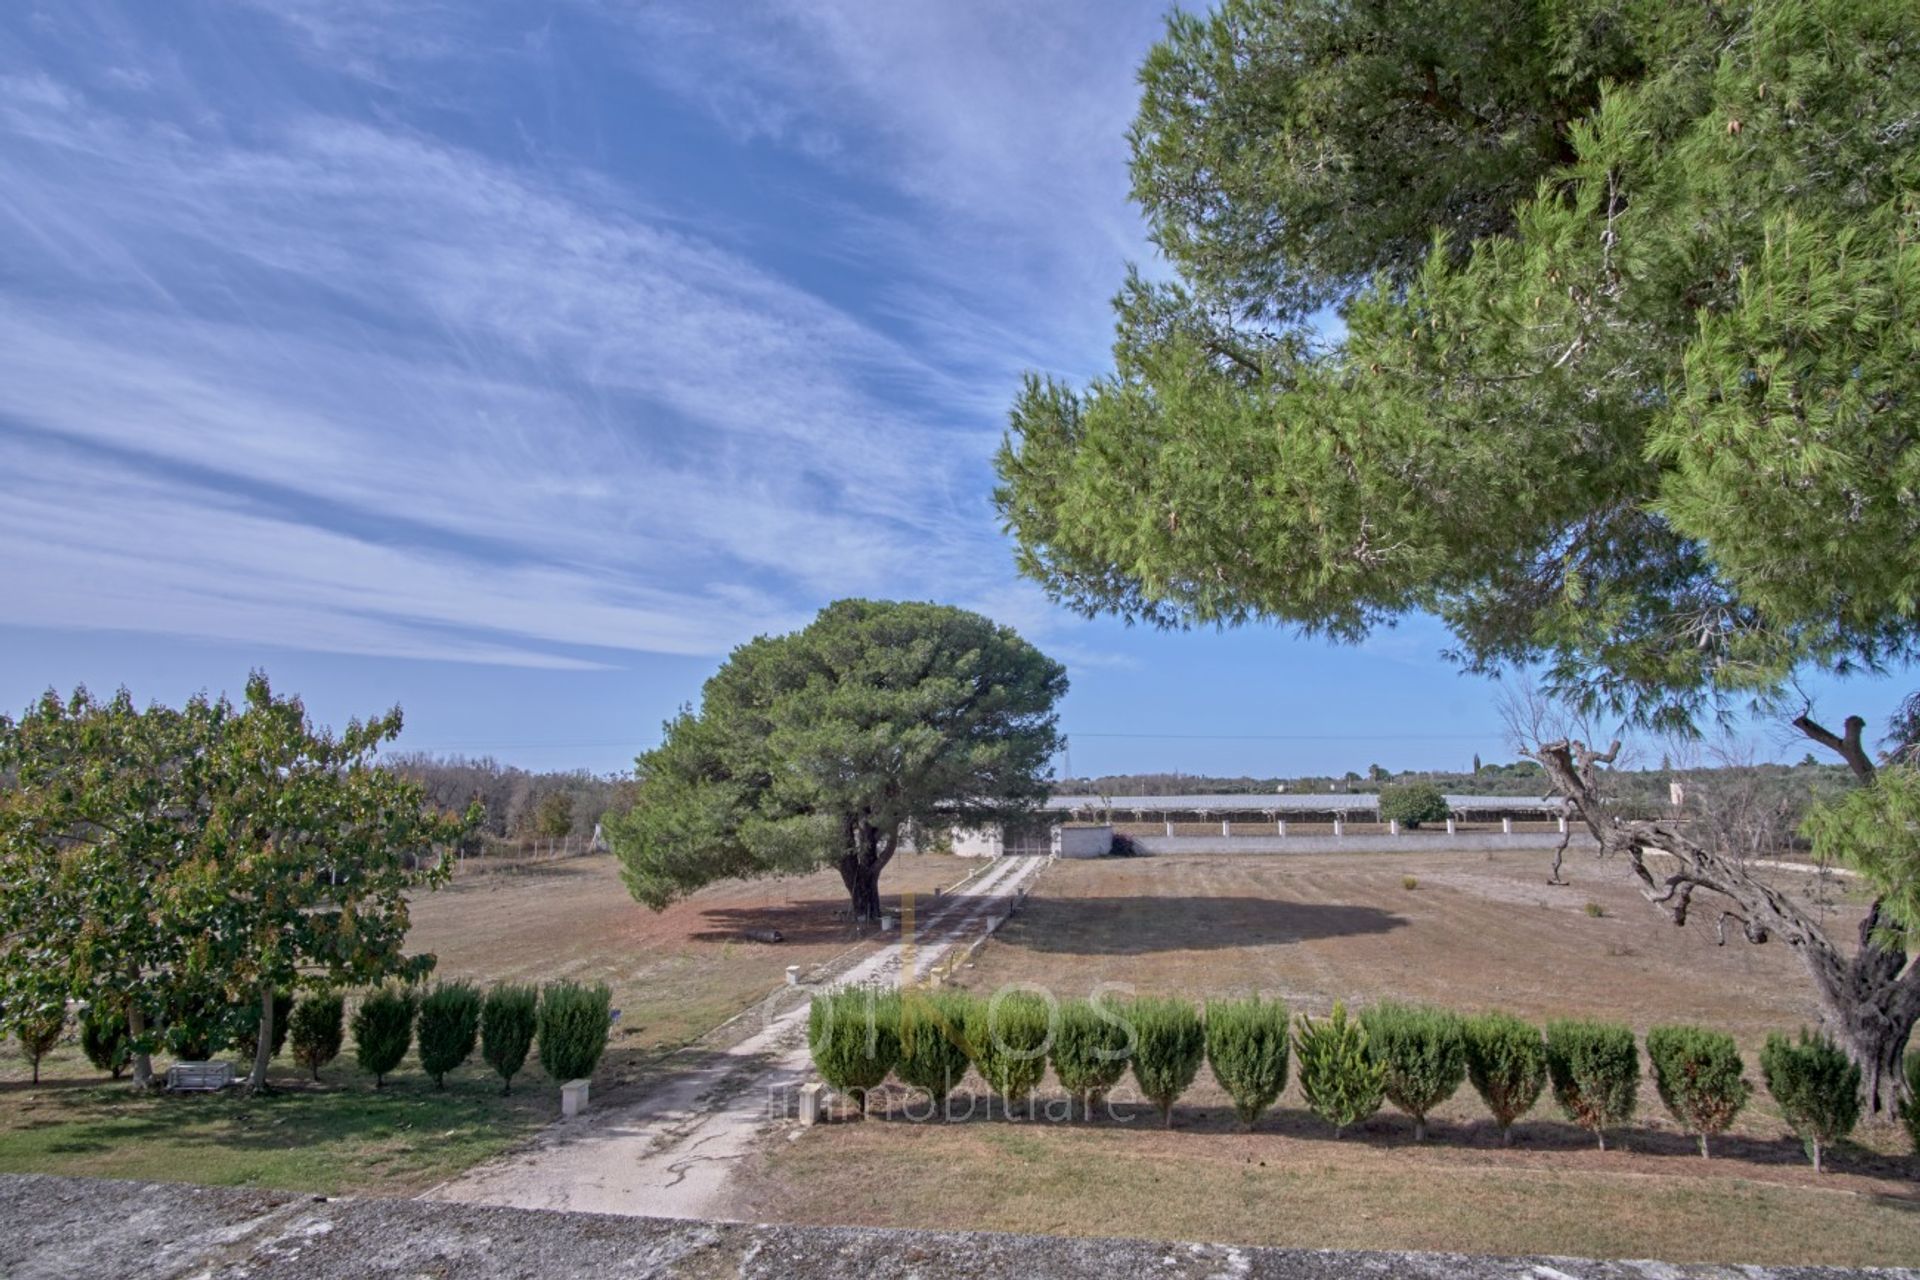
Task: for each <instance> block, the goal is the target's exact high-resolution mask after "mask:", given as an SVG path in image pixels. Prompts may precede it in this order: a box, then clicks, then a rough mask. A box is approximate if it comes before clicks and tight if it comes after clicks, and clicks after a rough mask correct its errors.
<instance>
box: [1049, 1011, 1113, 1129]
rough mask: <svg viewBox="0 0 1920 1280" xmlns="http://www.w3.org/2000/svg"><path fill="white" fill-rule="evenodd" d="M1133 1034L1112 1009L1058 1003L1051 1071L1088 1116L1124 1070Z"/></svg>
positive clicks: (1091, 1115) (1091, 1117)
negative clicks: (1058, 1009) (1059, 1004)
mask: <svg viewBox="0 0 1920 1280" xmlns="http://www.w3.org/2000/svg"><path fill="white" fill-rule="evenodd" d="M1132 1057H1133V1036H1132V1034H1131V1033H1130V1032H1129V1030H1128V1028H1127V1023H1126V1021H1125V1020H1124V1019H1123V1018H1122V1017H1121V1016H1120V1015H1119V1014H1118V1013H1116V1012H1115V1011H1113V1010H1110V1009H1107V1008H1105V1007H1104V1006H1101V1005H1096V1004H1094V1003H1093V1002H1092V1001H1090V1000H1069V1001H1067V1002H1066V1003H1065V1004H1063V1005H1061V1006H1060V1016H1059V1018H1058V1019H1057V1020H1056V1021H1055V1025H1054V1029H1053V1074H1054V1075H1055V1076H1056V1077H1058V1078H1059V1080H1060V1087H1061V1088H1063V1089H1065V1090H1066V1091H1067V1092H1068V1093H1069V1094H1071V1095H1072V1096H1073V1097H1074V1098H1075V1099H1076V1100H1078V1101H1079V1103H1080V1110H1081V1112H1082V1114H1084V1115H1085V1116H1086V1118H1087V1119H1089V1120H1091V1119H1093V1108H1094V1106H1095V1105H1096V1104H1097V1103H1099V1101H1100V1099H1101V1098H1102V1097H1104V1096H1105V1095H1106V1092H1107V1090H1109V1089H1111V1088H1113V1086H1114V1085H1116V1084H1118V1083H1119V1081H1120V1077H1121V1076H1123V1075H1125V1074H1126V1073H1127V1063H1128V1062H1130V1061H1131V1060H1132Z"/></svg>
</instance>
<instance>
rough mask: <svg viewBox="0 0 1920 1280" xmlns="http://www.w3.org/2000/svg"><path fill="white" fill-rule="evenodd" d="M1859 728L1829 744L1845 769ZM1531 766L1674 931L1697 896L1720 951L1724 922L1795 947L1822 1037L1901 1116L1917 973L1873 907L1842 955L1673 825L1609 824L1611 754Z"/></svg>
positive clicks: (1778, 900)
mask: <svg viewBox="0 0 1920 1280" xmlns="http://www.w3.org/2000/svg"><path fill="white" fill-rule="evenodd" d="M1802 719H1804V717H1802ZM1858 721H1859V718H1858V717H1857V716H1856V717H1853V718H1852V719H1849V720H1848V722H1847V728H1848V734H1847V738H1846V739H1844V740H1842V739H1838V738H1836V739H1835V740H1836V741H1842V742H1843V743H1844V744H1845V745H1846V746H1847V747H1849V748H1850V749H1849V750H1843V751H1842V754H1843V755H1845V756H1847V758H1848V760H1849V762H1850V763H1853V762H1855V760H1856V759H1857V758H1858V757H1859V755H1860V753H1859V751H1858V749H1857V743H1858V737H1859V728H1858ZM1802 728H1803V730H1806V731H1807V732H1808V736H1809V737H1813V738H1814V739H1815V740H1816V741H1823V742H1824V741H1825V740H1826V738H1832V737H1835V735H1831V734H1826V737H1822V736H1821V734H1824V733H1825V731H1824V730H1819V728H1818V726H1813V727H1812V729H1807V727H1806V726H1802ZM1816 731H1817V732H1816ZM1836 749H1838V748H1836ZM1614 750H1618V744H1617V743H1616V744H1615V747H1614ZM1535 758H1536V759H1538V760H1539V761H1540V763H1541V765H1542V766H1543V767H1545V769H1546V771H1547V776H1548V777H1549V778H1551V779H1552V780H1553V786H1554V790H1555V791H1557V792H1559V793H1560V794H1561V795H1563V796H1565V797H1566V798H1567V800H1568V801H1569V802H1570V803H1571V804H1572V805H1573V807H1574V811H1575V812H1576V813H1578V814H1579V815H1580V819H1581V821H1583V822H1584V823H1586V825H1587V828H1588V829H1589V830H1591V831H1592V832H1593V834H1594V838H1595V839H1597V840H1598V841H1599V842H1600V851H1601V854H1602V856H1607V855H1619V856H1622V857H1624V858H1625V859H1626V861H1627V863H1628V865H1629V867H1630V868H1631V870H1632V872H1633V874H1634V876H1635V877H1636V878H1637V879H1638V880H1639V881H1640V894H1641V896H1642V897H1644V898H1646V899H1647V901H1648V902H1650V903H1652V904H1653V905H1654V906H1655V907H1656V908H1658V909H1659V910H1661V911H1662V912H1664V913H1666V915H1667V916H1668V917H1669V918H1670V919H1672V920H1673V922H1674V923H1675V924H1676V925H1684V924H1686V923H1687V915H1688V912H1689V910H1690V909H1691V907H1692V904H1693V900H1694V895H1695V894H1696V893H1703V892H1704V893H1707V894H1712V895H1715V896H1716V897H1717V898H1719V899H1720V900H1721V901H1720V902H1719V904H1718V905H1719V907H1720V918H1719V923H1718V929H1719V934H1720V940H1721V941H1722V942H1723V943H1724V942H1725V941H1726V938H1727V926H1728V924H1729V923H1730V922H1731V923H1733V924H1736V925H1737V926H1738V927H1739V930H1740V933H1741V935H1742V936H1744V937H1745V938H1746V940H1747V941H1749V942H1753V943H1765V942H1768V941H1771V940H1772V939H1774V938H1776V937H1777V938H1779V939H1780V940H1782V941H1784V942H1785V943H1786V944H1787V945H1788V946H1790V947H1792V948H1793V950H1794V952H1795V953H1796V954H1798V955H1799V957H1800V960H1801V962H1802V963H1803V964H1804V965H1806V967H1807V972H1808V973H1809V975H1811V976H1812V978H1813V982H1814V986H1815V988H1816V989H1817V991H1818V992H1819V996H1820V1007H1821V1011H1822V1013H1823V1014H1824V1016H1825V1021H1826V1023H1827V1030H1828V1031H1829V1032H1830V1033H1831V1034H1832V1035H1833V1037H1834V1038H1835V1040H1836V1041H1838V1043H1839V1044H1840V1046H1841V1047H1842V1048H1843V1049H1844V1050H1845V1051H1846V1054H1847V1056H1848V1057H1849V1058H1851V1059H1852V1060H1853V1061H1854V1062H1856V1063H1858V1064H1859V1066H1860V1076H1861V1084H1862V1086H1863V1088H1864V1090H1865V1093H1866V1101H1867V1104H1868V1106H1869V1107H1870V1108H1871V1110H1872V1113H1873V1114H1875V1115H1885V1116H1889V1117H1891V1116H1894V1115H1897V1114H1898V1113H1899V1105H1900V1102H1901V1100H1902V1098H1903V1096H1904V1093H1905V1088H1906V1081H1905V1079H1904V1078H1903V1076H1902V1073H1901V1069H1900V1066H1901V1056H1902V1053H1903V1051H1904V1050H1905V1048H1906V1045H1907V1040H1908V1038H1909V1037H1910V1036H1911V1035H1912V1032H1913V1028H1914V1024H1915V1022H1916V1021H1920V964H1909V963H1908V957H1907V953H1906V947H1905V945H1904V942H1903V940H1902V939H1900V938H1898V937H1897V936H1896V937H1894V938H1892V939H1890V940H1891V941H1893V942H1894V943H1895V945H1894V946H1891V947H1889V946H1884V945H1882V944H1881V942H1880V941H1878V940H1877V939H1876V935H1885V934H1886V933H1888V932H1889V930H1890V928H1891V927H1892V926H1890V925H1889V924H1888V922H1887V921H1886V920H1885V918H1884V916H1883V915H1882V914H1881V904H1880V903H1879V902H1878V901H1876V902H1874V903H1873V905H1872V906H1871V907H1869V908H1868V910H1867V916H1866V918H1865V919H1864V920H1862V921H1861V924H1860V945H1859V947H1858V948H1857V949H1856V950H1855V951H1854V953H1853V954H1852V955H1851V956H1849V955H1846V954H1844V953H1842V952H1841V950H1840V948H1839V947H1838V946H1836V945H1835V944H1834V942H1833V940H1832V939H1830V938H1829V937H1828V936H1827V934H1826V931H1825V930H1824V929H1822V928H1821V926H1820V923H1819V921H1818V919H1817V918H1816V917H1815V916H1814V915H1812V914H1811V913H1809V912H1808V911H1807V910H1806V909H1805V908H1803V907H1802V906H1801V905H1800V904H1799V903H1797V902H1795V901H1794V900H1793V899H1792V898H1789V897H1788V896H1787V895H1786V894H1784V893H1782V892H1780V891H1779V890H1777V889H1774V888H1773V887H1771V886H1770V885H1767V884H1764V883H1762V882H1760V881H1758V880H1756V879H1754V877H1753V876H1752V874H1751V873H1750V872H1749V871H1748V870H1747V867H1746V865H1745V863H1744V862H1743V861H1742V860H1740V859H1738V858H1731V857H1727V856H1724V855H1722V854H1720V853H1716V852H1714V851H1713V850H1711V849H1708V848H1707V847H1705V846H1704V845H1701V844H1699V843H1698V842H1697V841H1695V840H1693V839H1692V838H1690V837H1689V836H1688V835H1686V834H1685V832H1683V831H1682V830H1681V829H1680V828H1679V827H1678V826H1676V825H1675V824H1674V823H1671V822H1665V821H1658V820H1653V821H1648V820H1640V819H1628V818H1620V817H1615V816H1612V815H1608V814H1606V813H1605V811H1604V808H1603V806H1602V804H1601V799H1600V794H1599V787H1598V782H1597V778H1596V775H1595V766H1596V765H1599V764H1604V763H1608V762H1610V761H1611V760H1612V758H1613V751H1608V752H1605V753H1600V752H1595V751H1593V750H1591V749H1590V748H1588V747H1587V746H1586V745H1585V744H1584V743H1578V742H1571V741H1562V742H1550V743H1544V744H1542V745H1541V746H1540V747H1539V748H1538V749H1537V752H1536V756H1535ZM1855 771H1856V772H1857V773H1860V774H1861V776H1862V777H1863V779H1867V780H1870V779H1871V777H1872V773H1871V766H1870V765H1869V766H1867V769H1866V771H1864V772H1863V771H1862V770H1861V769H1860V768H1859V767H1858V766H1857V765H1856V770H1855ZM1661 854H1665V855H1667V858H1670V859H1671V863H1669V862H1668V861H1667V860H1666V859H1662V861H1661V862H1660V863H1659V864H1658V865H1657V866H1655V865H1649V863H1648V861H1647V859H1648V857H1649V855H1654V856H1657V855H1661Z"/></svg>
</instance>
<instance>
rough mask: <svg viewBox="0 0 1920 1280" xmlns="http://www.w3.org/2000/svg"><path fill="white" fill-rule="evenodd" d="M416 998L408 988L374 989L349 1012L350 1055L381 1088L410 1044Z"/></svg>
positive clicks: (403, 1059)
mask: <svg viewBox="0 0 1920 1280" xmlns="http://www.w3.org/2000/svg"><path fill="white" fill-rule="evenodd" d="M419 1010H420V996H419V993H418V992H416V991H415V990H414V989H413V988H412V987H403V986H399V985H397V984H394V983H388V984H386V985H384V986H379V987H375V988H374V989H373V990H371V991H369V992H367V994H366V995H364V996H362V997H361V998H360V1003H359V1005H358V1006H357V1007H355V1009H354V1011H353V1056H354V1061H355V1062H356V1063H357V1064H358V1065H359V1067H360V1069H361V1070H362V1071H364V1072H366V1073H367V1074H368V1075H370V1076H372V1077H373V1087H374V1088H376V1089H383V1088H385V1087H386V1083H387V1073H388V1072H390V1071H392V1070H393V1069H394V1068H395V1067H397V1066H399V1065H400V1064H401V1063H402V1062H404V1061H405V1060H406V1057H407V1048H408V1046H409V1045H411V1044H412V1043H413V1018H414V1015H415V1014H416V1013H418V1012H419Z"/></svg>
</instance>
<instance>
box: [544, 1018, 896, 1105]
mask: <svg viewBox="0 0 1920 1280" xmlns="http://www.w3.org/2000/svg"><path fill="white" fill-rule="evenodd" d="M807 1050H808V1052H809V1053H810V1054H811V1055H812V1057H813V1066H814V1069H815V1070H816V1071H818V1072H819V1073H820V1077H821V1079H823V1080H825V1081H826V1082H827V1083H828V1084H830V1085H832V1086H833V1087H834V1088H835V1089H838V1090H839V1091H840V1092H841V1093H844V1094H846V1095H847V1096H848V1097H850V1098H852V1099H853V1101H854V1103H855V1105H857V1106H858V1107H859V1108H860V1112H861V1114H862V1115H865V1114H866V1110H867V1095H868V1094H870V1093H871V1092H872V1091H873V1090H875V1089H878V1088H879V1087H880V1086H881V1085H882V1084H885V1083H886V1079H887V1075H888V1073H890V1072H891V1071H892V1070H893V1068H894V1064H895V1063H897V1062H898V1061H899V1060H900V998H899V996H898V995H895V994H893V993H891V992H879V991H874V990H871V989H869V988H867V987H848V988H845V989H843V990H840V991H827V992H822V993H820V994H819V995H816V996H814V998H813V1003H812V1005H811V1006H810V1007H809V1008H808V1010H807ZM549 1071H551V1068H549Z"/></svg>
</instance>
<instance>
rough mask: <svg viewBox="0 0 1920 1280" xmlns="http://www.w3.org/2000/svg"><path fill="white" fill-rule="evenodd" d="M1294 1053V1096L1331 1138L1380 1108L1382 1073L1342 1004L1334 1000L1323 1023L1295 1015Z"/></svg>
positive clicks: (1384, 1082) (1363, 1034)
mask: <svg viewBox="0 0 1920 1280" xmlns="http://www.w3.org/2000/svg"><path fill="white" fill-rule="evenodd" d="M1294 1052H1295V1053H1296V1054H1298V1055H1299V1058H1300V1092H1301V1093H1303V1094H1305V1095H1306V1099H1307V1105H1308V1106H1309V1107H1312V1108H1313V1113H1314V1114H1315V1115H1317V1116H1319V1117H1320V1118H1321V1119H1322V1120H1325V1121H1326V1122H1327V1123H1328V1124H1330V1125H1332V1126H1333V1136H1334V1137H1336V1138H1337V1137H1339V1136H1340V1133H1341V1131H1342V1130H1344V1129H1345V1128H1346V1127H1347V1126H1348V1125H1350V1124H1358V1123H1360V1121H1362V1120H1365V1119H1366V1118H1367V1117H1368V1116H1370V1115H1372V1114H1373V1113H1374V1112H1376V1111H1378V1110H1379V1109H1380V1103H1381V1102H1382V1101H1383V1100H1384V1099H1385V1097H1386V1090H1387V1069H1386V1066H1385V1064H1383V1063H1381V1062H1380V1061H1378V1060H1377V1059H1376V1058H1374V1056H1373V1054H1372V1053H1371V1052H1370V1051H1369V1049H1368V1047H1367V1031H1366V1028H1365V1027H1363V1026H1361V1025H1360V1022H1359V1021H1358V1020H1357V1019H1352V1018H1349V1017H1347V1007H1346V1005H1344V1004H1342V1003H1340V1002H1339V1001H1335V1002H1334V1005H1333V1015H1332V1016H1331V1017H1329V1018H1328V1019H1327V1020H1326V1021H1324V1022H1315V1021H1314V1020H1313V1019H1312V1018H1310V1017H1308V1016H1307V1015H1306V1014H1304V1013H1303V1014H1301V1015H1300V1029H1299V1031H1298V1033H1297V1034H1296V1036H1295V1039H1294Z"/></svg>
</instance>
